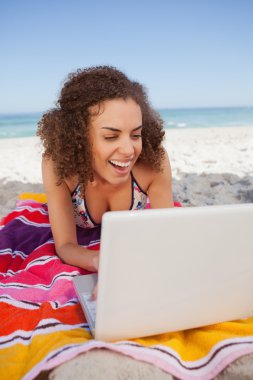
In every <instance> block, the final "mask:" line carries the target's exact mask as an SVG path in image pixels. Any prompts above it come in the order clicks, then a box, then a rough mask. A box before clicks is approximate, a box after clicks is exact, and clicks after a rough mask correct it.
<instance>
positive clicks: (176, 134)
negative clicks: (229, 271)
mask: <svg viewBox="0 0 253 380" xmlns="http://www.w3.org/2000/svg"><path fill="white" fill-rule="evenodd" d="M165 147H166V149H167V151H168V154H169V157H170V160H171V166H172V175H173V193H174V198H175V200H178V201H180V202H182V203H183V204H184V205H185V206H190V205H192V206H202V205H213V204H230V203H247V202H253V126H252V127H240V128H238V127H237V128H222V129H217V128H210V129H189V130H184V129H180V130H169V131H167V132H166V141H165ZM41 151H42V149H41V147H40V143H39V140H38V139H37V138H36V137H31V138H22V139H6V140H0V159H1V166H0V216H3V215H5V214H7V212H9V211H10V210H12V209H13V208H14V207H15V201H16V199H17V196H18V194H20V193H22V192H40V191H43V186H42V178H41V170H40V162H41ZM88 369H89V371H88ZM252 370H253V356H252V355H249V356H245V357H243V358H241V359H239V360H237V361H236V362H234V363H232V364H231V365H230V366H229V367H228V368H227V369H226V370H225V371H223V372H222V373H221V374H220V375H219V376H218V377H217V380H218V379H219V380H225V379H238V378H240V379H244V380H246V379H249V378H252ZM108 371H109V372H108ZM73 374H74V377H75V379H76V380H77V379H89V380H93V379H94V380H95V379H96V380H98V379H104V378H110V379H111V380H116V379H119V378H131V379H135V380H137V379H138V380H141V379H157V380H162V379H164V380H165V379H168V380H169V379H173V377H172V376H170V375H169V374H166V373H164V372H163V371H162V370H160V369H158V368H155V367H154V366H151V365H149V364H144V363H142V362H138V361H136V360H134V359H131V358H128V357H126V356H123V355H120V354H117V353H112V352H107V351H103V350H97V351H92V352H89V353H87V354H85V355H79V356H78V357H76V358H74V359H73V360H71V361H69V362H66V363H65V364H63V365H62V366H59V367H58V368H56V369H55V370H53V371H52V372H51V373H50V375H49V378H50V379H54V380H65V379H71V378H73ZM105 374H106V376H105ZM108 376H109V377H108ZM40 378H43V376H41V377H40ZM46 378H48V377H47V374H45V379H46Z"/></svg>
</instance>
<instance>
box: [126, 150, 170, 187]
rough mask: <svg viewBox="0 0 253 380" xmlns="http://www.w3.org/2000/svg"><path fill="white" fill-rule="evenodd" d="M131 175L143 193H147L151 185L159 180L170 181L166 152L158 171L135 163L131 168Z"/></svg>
mask: <svg viewBox="0 0 253 380" xmlns="http://www.w3.org/2000/svg"><path fill="white" fill-rule="evenodd" d="M133 175H134V177H135V178H136V180H137V182H138V183H139V185H140V186H141V188H142V189H143V190H144V191H148V189H149V187H150V186H151V185H152V183H154V182H156V181H157V180H159V178H160V179H161V178H163V179H165V178H166V179H167V181H169V180H170V179H171V167H170V161H169V157H168V154H167V152H165V155H164V157H163V159H162V162H161V170H160V171H157V170H155V169H154V168H152V167H150V166H149V165H147V164H144V163H137V164H136V165H135V166H134V168H133Z"/></svg>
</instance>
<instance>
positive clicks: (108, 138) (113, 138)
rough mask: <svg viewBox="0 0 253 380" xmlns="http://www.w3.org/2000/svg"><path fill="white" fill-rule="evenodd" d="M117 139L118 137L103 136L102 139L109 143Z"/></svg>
mask: <svg viewBox="0 0 253 380" xmlns="http://www.w3.org/2000/svg"><path fill="white" fill-rule="evenodd" d="M117 137H118V136H105V137H104V139H105V140H109V141H110V140H111V141H112V140H116V139H117Z"/></svg>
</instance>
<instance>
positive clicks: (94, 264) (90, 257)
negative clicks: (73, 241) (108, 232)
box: [85, 250, 100, 272]
mask: <svg viewBox="0 0 253 380" xmlns="http://www.w3.org/2000/svg"><path fill="white" fill-rule="evenodd" d="M99 253H100V252H99V251H91V250H89V252H87V253H85V255H87V256H86V257H87V265H85V269H87V270H89V271H91V272H97V271H98V266H99Z"/></svg>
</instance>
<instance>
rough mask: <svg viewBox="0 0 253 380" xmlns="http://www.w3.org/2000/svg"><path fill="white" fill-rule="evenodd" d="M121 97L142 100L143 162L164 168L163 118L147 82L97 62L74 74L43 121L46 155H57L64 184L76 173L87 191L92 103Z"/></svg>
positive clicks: (39, 132)
mask: <svg viewBox="0 0 253 380" xmlns="http://www.w3.org/2000/svg"><path fill="white" fill-rule="evenodd" d="M116 98H122V99H127V98H132V99H133V100H134V101H135V102H136V103H137V104H138V105H139V106H140V108H141V112H142V119H143V121H142V124H143V131H142V145H143V147H142V152H141V155H140V156H139V158H138V162H143V163H146V164H147V165H149V166H151V167H152V168H154V169H155V170H158V171H159V170H160V168H161V161H162V158H163V156H164V149H163V147H162V140H163V138H164V134H165V132H164V130H163V120H162V119H161V117H160V115H159V114H158V113H157V112H156V111H155V110H154V109H153V108H152V107H151V105H150V103H149V101H148V97H147V94H146V91H145V89H144V87H143V86H142V85H141V84H139V83H138V82H135V81H131V80H129V79H128V78H127V77H126V75H125V74H123V73H122V72H121V71H119V70H117V69H116V68H114V67H111V66H95V67H89V68H86V69H83V70H80V69H79V70H77V71H76V72H74V73H71V74H69V75H68V77H67V80H66V82H65V84H64V86H63V88H62V90H61V93H60V97H59V100H58V102H57V104H56V108H54V109H51V110H50V111H49V112H47V113H45V114H44V115H43V116H42V119H41V120H40V121H39V123H38V130H37V135H38V136H39V137H40V139H41V140H42V142H43V146H44V153H43V156H44V157H49V158H51V159H52V160H53V162H54V164H55V169H56V173H57V177H58V179H59V181H58V184H61V183H62V181H63V180H64V179H67V178H71V177H73V176H74V175H76V176H77V177H78V179H79V183H80V184H81V187H82V192H83V193H84V189H85V186H86V185H87V183H88V181H93V171H92V157H91V144H90V141H89V129H88V127H89V118H90V116H91V114H90V107H91V106H93V105H100V104H102V102H103V101H105V100H109V99H116Z"/></svg>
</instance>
